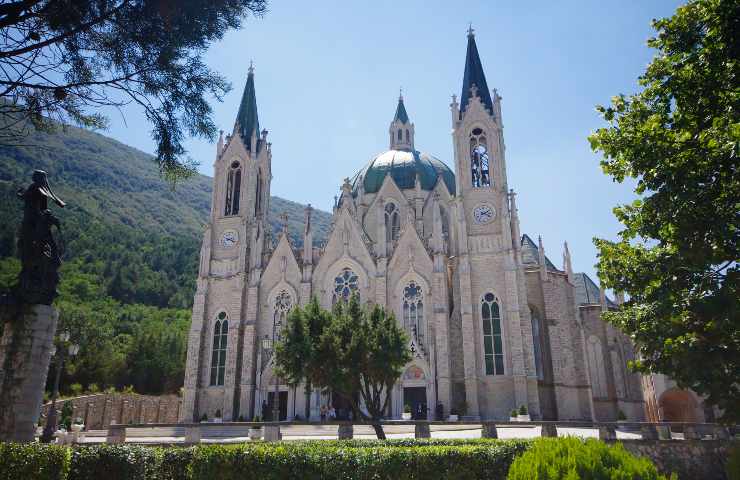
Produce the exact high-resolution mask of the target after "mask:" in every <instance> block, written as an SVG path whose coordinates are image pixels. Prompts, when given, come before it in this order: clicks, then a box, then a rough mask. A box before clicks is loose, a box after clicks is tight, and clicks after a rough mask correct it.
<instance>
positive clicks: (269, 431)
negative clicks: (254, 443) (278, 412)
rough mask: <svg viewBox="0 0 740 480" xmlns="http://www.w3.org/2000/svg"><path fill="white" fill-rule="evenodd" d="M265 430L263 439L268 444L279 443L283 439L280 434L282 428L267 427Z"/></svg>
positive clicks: (275, 426)
mask: <svg viewBox="0 0 740 480" xmlns="http://www.w3.org/2000/svg"><path fill="white" fill-rule="evenodd" d="M263 430H264V431H265V433H264V436H263V437H262V438H264V439H265V441H266V442H278V441H280V440H282V438H283V436H282V435H281V434H280V427H279V426H277V425H265V427H264V428H263Z"/></svg>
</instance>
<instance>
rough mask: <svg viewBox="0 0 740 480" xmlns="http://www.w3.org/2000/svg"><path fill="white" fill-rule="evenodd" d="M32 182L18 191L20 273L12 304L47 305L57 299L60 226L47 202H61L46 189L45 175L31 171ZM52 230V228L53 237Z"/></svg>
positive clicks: (60, 260) (37, 171) (38, 171)
mask: <svg viewBox="0 0 740 480" xmlns="http://www.w3.org/2000/svg"><path fill="white" fill-rule="evenodd" d="M31 178H32V180H33V183H32V184H31V185H30V186H29V187H28V188H26V189H25V190H23V189H19V190H18V197H19V198H21V199H22V200H23V203H24V207H23V222H22V223H21V228H20V232H19V236H18V255H19V256H20V259H21V273H20V275H19V276H18V285H17V286H16V287H15V289H14V292H13V297H14V298H13V300H14V302H16V303H25V304H42V305H51V303H52V302H53V301H54V298H55V297H56V296H57V294H58V292H57V284H58V283H59V266H60V265H61V264H62V259H61V254H62V252H61V248H60V244H61V224H60V222H59V219H57V218H56V217H55V216H54V215H53V214H52V213H51V211H50V210H49V208H48V207H49V200H51V201H53V202H54V203H56V204H57V205H59V206H60V207H64V202H63V201H62V200H61V199H60V198H59V197H57V196H56V195H55V194H54V192H53V191H52V189H51V187H50V186H49V181H48V179H47V177H46V172H44V171H43V170H35V171H34V172H33V175H32V177H31ZM52 227H56V234H54V233H53V230H52Z"/></svg>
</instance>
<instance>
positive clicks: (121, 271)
mask: <svg viewBox="0 0 740 480" xmlns="http://www.w3.org/2000/svg"><path fill="white" fill-rule="evenodd" d="M36 168H38V169H43V170H46V171H47V172H48V173H49V182H50V184H51V186H52V188H53V189H54V190H55V192H56V193H57V194H58V195H59V196H60V197H61V198H62V199H63V200H64V201H65V202H67V207H66V208H64V209H55V213H56V214H57V216H58V217H59V218H60V219H61V220H62V223H63V242H64V248H65V254H64V265H63V267H62V284H61V286H60V292H61V295H60V297H59V299H58V300H57V307H58V308H59V309H60V312H61V321H62V323H63V324H64V325H65V326H68V327H70V328H71V329H72V332H73V335H74V336H75V337H76V339H77V341H78V342H79V343H80V344H81V346H82V348H81V350H80V355H79V356H78V358H77V359H76V360H75V361H74V362H72V363H70V365H69V368H68V369H67V371H66V372H65V375H64V377H63V385H64V389H65V390H67V391H69V389H70V386H71V385H72V384H74V383H80V384H81V385H82V387H83V388H90V385H91V384H94V385H93V389H94V388H96V387H97V388H105V387H111V386H112V387H116V388H122V387H124V386H126V385H133V387H134V389H135V390H137V391H139V392H142V393H159V392H162V391H176V390H177V389H179V387H180V386H181V384H182V375H183V370H184V364H185V350H186V341H187V340H186V336H187V328H188V326H189V320H190V311H189V309H190V307H191V304H192V300H193V294H194V290H195V277H196V275H197V265H198V252H199V249H200V241H201V232H202V230H203V224H204V223H205V222H206V221H207V218H208V214H209V211H210V200H211V179H210V178H209V177H205V176H203V175H196V176H195V177H193V178H191V179H189V180H187V181H185V182H182V183H179V184H177V185H176V186H175V188H174V189H173V188H172V186H171V185H169V184H168V183H167V182H166V181H165V180H163V179H162V178H161V177H160V175H159V172H158V170H157V167H156V164H155V163H154V161H153V158H152V157H151V156H150V155H147V154H145V153H143V152H140V151H138V150H136V149H134V148H131V147H128V146H126V145H124V144H122V143H120V142H117V141H115V140H112V139H110V138H107V137H105V136H102V135H99V134H95V133H91V132H88V131H84V130H80V129H77V128H69V129H68V130H67V131H66V132H60V133H56V134H47V133H42V132H37V133H34V134H33V135H32V136H31V137H30V138H28V139H27V141H26V145H24V146H16V147H0V289H2V288H7V287H8V285H10V284H11V283H12V282H13V280H14V277H15V275H16V274H17V271H18V269H19V263H18V261H17V260H16V259H15V258H14V256H15V234H16V227H17V225H18V222H19V220H20V217H21V210H22V208H21V207H22V205H21V203H20V201H19V200H18V199H17V198H16V195H15V191H16V190H17V189H18V188H20V187H25V186H27V185H28V184H29V183H30V175H31V172H32V171H33V169H36ZM303 209H304V206H303V205H300V204H298V203H295V202H290V201H287V200H283V199H281V198H277V197H273V198H272V199H271V202H270V212H269V220H270V222H271V223H272V225H273V229H274V230H277V228H278V220H277V218H278V215H279V213H280V212H282V211H286V212H288V215H289V220H290V221H289V233H290V236H291V239H292V240H293V242H294V244H296V245H300V244H301V243H302V228H303ZM329 223H330V215H329V214H328V213H325V212H322V211H316V212H315V215H314V222H313V226H314V229H315V235H314V238H315V239H316V241H322V240H323V239H324V238H325V236H326V233H327V231H328V228H329ZM74 388H75V389H78V388H79V387H77V386H75V387H74Z"/></svg>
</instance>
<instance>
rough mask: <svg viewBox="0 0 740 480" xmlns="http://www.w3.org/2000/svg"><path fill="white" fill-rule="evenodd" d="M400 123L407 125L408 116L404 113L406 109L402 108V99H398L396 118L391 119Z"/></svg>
mask: <svg viewBox="0 0 740 480" xmlns="http://www.w3.org/2000/svg"><path fill="white" fill-rule="evenodd" d="M396 120H398V121H400V122H401V123H409V115H408V113H406V107H404V106H403V97H398V106H397V107H396V116H395V117H393V121H394V122H395V121H396Z"/></svg>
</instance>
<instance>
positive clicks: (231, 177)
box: [224, 162, 242, 215]
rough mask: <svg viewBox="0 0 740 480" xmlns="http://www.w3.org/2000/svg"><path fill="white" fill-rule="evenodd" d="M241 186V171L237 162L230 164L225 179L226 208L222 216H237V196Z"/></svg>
mask: <svg viewBox="0 0 740 480" xmlns="http://www.w3.org/2000/svg"><path fill="white" fill-rule="evenodd" d="M241 184H242V169H241V165H239V162H232V164H231V166H230V167H229V173H228V175H227V177H226V206H225V208H224V215H238V214H239V194H240V190H241Z"/></svg>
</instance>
